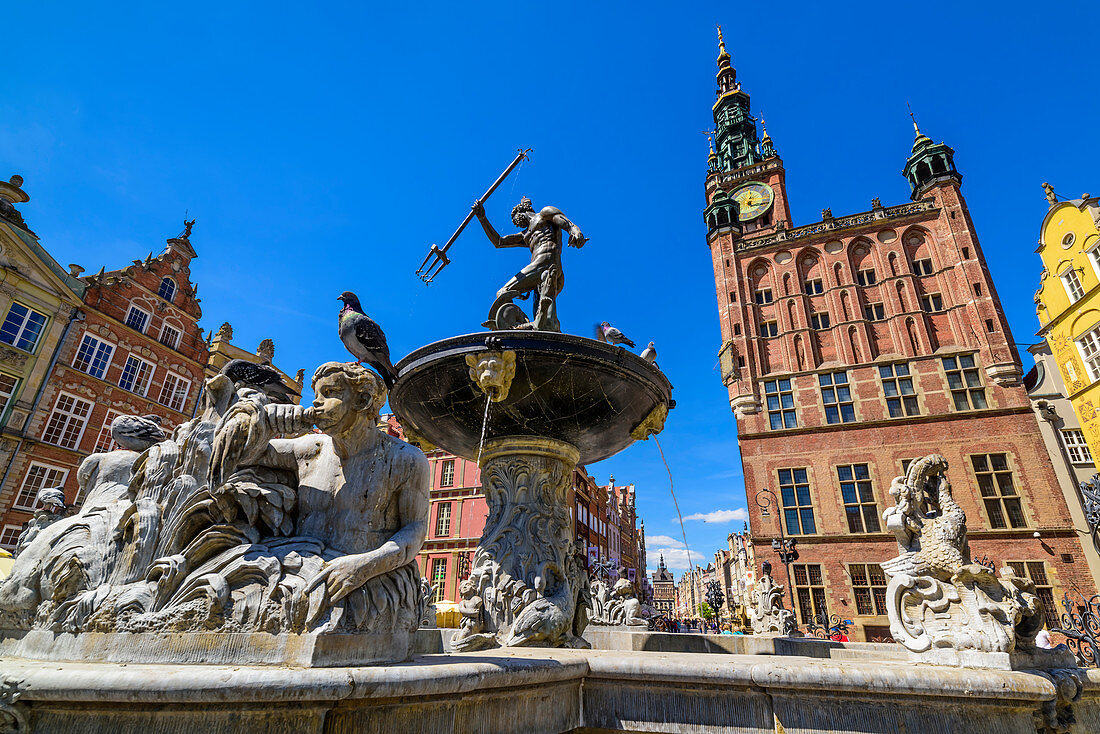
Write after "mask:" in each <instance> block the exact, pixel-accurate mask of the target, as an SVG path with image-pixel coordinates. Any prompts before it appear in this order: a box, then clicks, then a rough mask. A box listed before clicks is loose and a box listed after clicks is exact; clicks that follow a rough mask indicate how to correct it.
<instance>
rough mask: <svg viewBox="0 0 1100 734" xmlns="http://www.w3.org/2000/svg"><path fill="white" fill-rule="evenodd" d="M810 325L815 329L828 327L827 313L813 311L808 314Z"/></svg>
mask: <svg viewBox="0 0 1100 734" xmlns="http://www.w3.org/2000/svg"><path fill="white" fill-rule="evenodd" d="M810 326H812V327H814V328H815V329H828V328H829V314H827V313H815V314H810Z"/></svg>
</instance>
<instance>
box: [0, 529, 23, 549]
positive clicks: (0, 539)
mask: <svg viewBox="0 0 1100 734" xmlns="http://www.w3.org/2000/svg"><path fill="white" fill-rule="evenodd" d="M11 530H14V531H15V534H14V536H12V539H11V542H5V541H4V536H5V535H9V531H11ZM22 534H23V526H22V525H13V524H11V523H9V524H7V525H5V526H4V527H3V528H0V548H4V549H5V550H15V546H16V545H18V544H19V536H20V535H22Z"/></svg>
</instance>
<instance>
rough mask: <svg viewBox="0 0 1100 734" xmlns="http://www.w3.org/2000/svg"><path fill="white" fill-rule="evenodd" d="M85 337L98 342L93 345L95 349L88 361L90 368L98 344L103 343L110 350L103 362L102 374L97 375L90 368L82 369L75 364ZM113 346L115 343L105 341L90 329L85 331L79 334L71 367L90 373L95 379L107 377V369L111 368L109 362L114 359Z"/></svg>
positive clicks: (97, 349) (93, 362) (93, 361)
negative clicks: (78, 341)
mask: <svg viewBox="0 0 1100 734" xmlns="http://www.w3.org/2000/svg"><path fill="white" fill-rule="evenodd" d="M85 339H91V340H93V341H96V342H98V343H99V344H97V346H96V347H95V349H94V351H93V354H92V361H91V362H89V363H88V367H89V368H91V366H92V365H93V364H95V353H96V352H98V351H99V346H100V345H104V346H107V347H109V348H110V351H108V352H107V361H106V362H105V363H104V364H103V374H101V375H97V374H95V373H94V372H91V371H90V369H83V368H81V367H78V366H77V364H76V360H77V358H78V357H79V356H80V350H81V349H82V348H83V347H84V340H85ZM115 348H116V344H115V343H114V342H109V341H107V340H106V339H104V338H102V337H99V336H96V335H95V334H93V333H91V332H90V331H85V332H84V333H83V334H82V335H81V336H80V343H79V344H77V345H76V354H74V355H73V361H72V367H73V369H75V370H80V371H81V372H83V373H84V374H86V375H91V376H92V377H94V378H96V379H97V380H106V379H107V370H109V369H111V362H112V361H114V358H115Z"/></svg>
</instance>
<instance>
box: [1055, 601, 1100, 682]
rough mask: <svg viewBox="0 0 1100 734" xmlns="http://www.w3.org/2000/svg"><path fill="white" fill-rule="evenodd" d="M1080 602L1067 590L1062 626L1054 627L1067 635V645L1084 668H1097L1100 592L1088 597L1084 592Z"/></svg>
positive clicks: (1098, 658)
mask: <svg viewBox="0 0 1100 734" xmlns="http://www.w3.org/2000/svg"><path fill="white" fill-rule="evenodd" d="M1079 596H1080V602H1075V601H1074V600H1072V599H1070V598H1069V592H1068V591H1067V592H1066V593H1065V595H1064V596H1063V597H1062V606H1063V607H1065V610H1066V611H1065V613H1064V614H1063V615H1062V626H1061V627H1059V628H1058V629H1052V630H1051V632H1056V633H1058V634H1061V635H1065V638H1066V645H1068V646H1069V649H1070V650H1073V654H1074V655H1075V656H1077V664H1078V665H1080V666H1081V667H1083V668H1095V667H1097V664H1098V662H1100V594H1094V595H1093V597H1092V598H1091V599H1086V598H1085V596H1084V595H1083V594H1081V595H1079Z"/></svg>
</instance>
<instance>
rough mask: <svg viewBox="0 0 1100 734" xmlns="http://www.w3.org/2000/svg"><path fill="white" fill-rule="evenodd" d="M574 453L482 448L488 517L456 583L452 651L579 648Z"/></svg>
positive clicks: (582, 607) (556, 447)
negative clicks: (458, 620) (571, 495)
mask: <svg viewBox="0 0 1100 734" xmlns="http://www.w3.org/2000/svg"><path fill="white" fill-rule="evenodd" d="M578 458H579V452H578V451H577V449H576V448H574V447H573V446H571V445H569V444H567V443H564V442H562V441H555V440H552V439H548V438H530V437H520V436H506V437H503V438H497V439H493V440H491V441H488V442H486V444H485V447H484V450H483V451H482V461H481V477H482V482H483V484H484V487H485V497H486V500H487V502H488V505H489V517H488V518H487V520H486V521H485V529H484V531H483V533H482V536H481V542H480V543H479V544H478V547H477V551H476V552H475V553H474V560H473V564H472V566H473V568H472V570H471V572H470V577H469V578H468V579H466V580H465V581H463V582H462V584H461V586H460V591H461V594H462V601H461V602H460V605H459V611H460V612H461V614H462V616H463V620H462V624H461V628H460V629H459V631H458V633H457V634H456V635H455V636H454V638H453V640H452V649H454V650H456V651H466V650H478V649H484V648H489V647H497V646H515V645H532V646H541V647H585V646H587V645H586V643H585V642H584V641H583V640H582V639H581V638H580V633H581V632H582V631H583V628H584V623H585V622H587V607H586V602H585V597H586V596H587V583H586V581H587V580H586V578H585V576H584V569H583V568H581V567H580V564H579V563H578V561H577V559H576V558H575V556H574V553H573V548H572V536H573V532H572V527H571V524H570V520H569V509H568V503H567V498H568V492H569V484H570V481H571V479H572V473H573V469H574V468H575V467H576V465H577V459H578Z"/></svg>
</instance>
